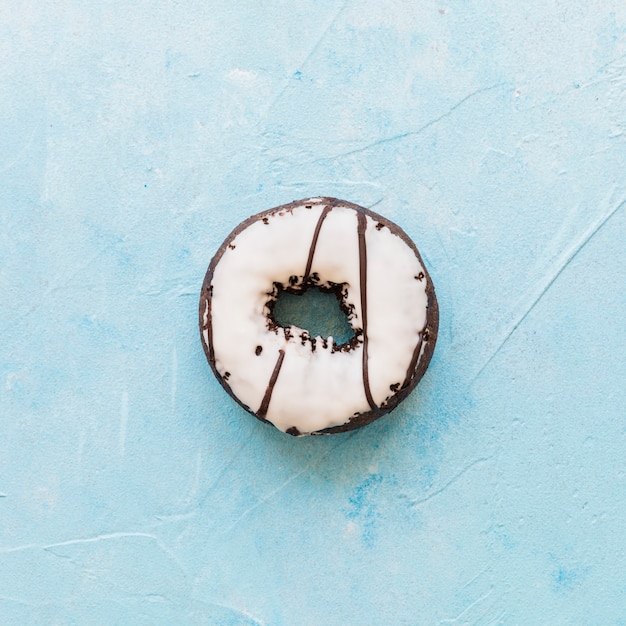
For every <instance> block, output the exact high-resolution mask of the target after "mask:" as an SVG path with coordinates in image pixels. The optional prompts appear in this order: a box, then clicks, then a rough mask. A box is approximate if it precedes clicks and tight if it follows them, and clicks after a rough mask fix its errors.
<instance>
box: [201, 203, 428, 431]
mask: <svg viewBox="0 0 626 626" xmlns="http://www.w3.org/2000/svg"><path fill="white" fill-rule="evenodd" d="M307 204H310V205H313V204H316V205H323V206H324V207H325V209H324V211H323V212H322V215H321V216H320V220H319V222H318V224H317V227H316V229H315V232H314V235H313V240H312V242H311V249H310V251H309V255H308V260H307V266H306V270H305V275H304V282H303V285H302V286H301V287H300V289H299V292H303V291H304V290H306V289H307V288H308V287H309V286H314V282H313V281H312V280H311V279H310V277H309V272H310V270H311V263H312V260H313V255H314V251H315V245H316V242H317V238H318V235H319V231H320V228H321V227H322V223H323V221H324V219H325V218H326V215H327V214H328V212H329V211H330V210H331V209H332V207H335V206H341V207H345V208H349V209H353V210H355V211H356V212H357V220H358V229H359V232H358V236H359V259H360V265H361V276H360V280H361V285H360V287H361V289H360V292H361V298H362V301H361V304H362V313H363V315H362V317H363V320H362V321H363V331H362V332H357V333H356V335H355V337H354V338H353V339H352V340H351V342H349V343H348V344H346V349H352V348H354V347H356V346H357V345H358V344H359V343H361V337H362V342H363V344H364V349H363V383H364V387H365V394H366V397H367V400H368V403H369V404H370V407H372V408H371V410H369V411H366V412H364V413H359V414H358V415H355V416H352V417H351V418H350V419H349V420H348V421H347V422H346V423H345V424H342V425H340V426H333V427H331V428H325V429H323V430H319V431H316V432H314V433H311V434H314V435H321V434H332V433H341V432H346V431H349V430H353V429H355V428H360V427H361V426H365V425H367V424H370V423H371V422H373V421H374V420H376V419H378V418H379V417H382V416H383V415H385V414H387V413H389V412H390V411H392V410H393V409H395V408H396V407H397V406H398V404H400V402H402V400H404V399H405V398H406V397H407V396H408V395H409V394H410V393H411V391H413V389H414V388H415V387H416V385H417V383H418V382H419V381H420V379H421V378H422V376H423V375H424V372H425V371H426V369H427V368H428V365H429V363H430V360H431V358H432V355H433V352H434V349H435V343H436V341H437V332H438V329H439V307H438V305H437V298H436V297H435V289H434V286H433V283H432V280H431V278H430V276H429V274H428V272H427V270H426V266H425V265H424V262H423V261H422V258H421V256H420V253H419V251H418V250H417V247H416V246H415V244H414V243H413V241H412V240H411V239H410V237H409V236H408V235H407V234H406V233H405V232H404V231H403V230H402V229H401V228H400V227H399V226H397V225H396V224H394V223H393V222H390V221H389V220H388V219H386V218H385V217H382V216H381V215H378V214H377V213H374V212H373V211H370V210H369V209H366V208H364V207H361V206H358V205H356V204H353V203H351V202H345V201H344V200H338V199H336V198H311V199H304V200H297V201H295V202H291V203H289V204H284V205H282V206H279V207H276V208H273V209H269V210H267V211H263V212H261V213H257V214H256V215H253V216H251V217H249V218H248V219H246V220H244V221H243V222H241V224H239V226H237V227H236V228H235V229H234V230H233V231H232V232H231V233H230V235H229V236H228V237H227V238H226V240H225V241H224V243H223V244H222V245H221V246H220V248H219V249H218V251H217V252H216V253H215V256H214V257H213V258H212V259H211V263H210V264H209V267H208V269H207V272H206V276H205V278H204V283H203V285H202V290H201V292H200V308H199V318H200V337H201V340H202V346H203V348H204V352H205V354H206V357H207V360H208V362H209V365H210V367H211V369H212V370H213V373H214V374H215V376H216V378H217V379H218V381H219V382H220V384H221V385H222V387H224V389H225V390H226V392H227V393H228V394H229V395H230V396H231V397H232V398H233V399H234V400H235V401H236V402H237V403H238V404H239V405H241V406H242V407H243V408H244V409H245V410H246V411H248V412H249V413H251V414H252V415H254V416H255V417H257V418H258V419H259V420H261V421H262V422H266V423H271V422H268V420H266V419H265V414H266V412H267V409H268V406H269V402H270V399H271V394H272V389H273V386H274V384H275V383H276V378H277V377H278V374H279V372H280V367H281V365H282V357H283V356H284V352H283V351H280V355H279V358H278V361H277V363H276V367H275V368H274V372H273V373H272V377H271V379H270V381H269V383H268V387H267V389H266V392H265V394H264V398H263V402H262V404H261V407H260V408H259V409H258V410H257V412H256V413H255V411H254V410H253V409H251V408H250V407H249V406H247V405H245V404H243V403H242V402H241V401H240V400H239V398H237V396H236V395H235V394H234V393H233V391H232V389H231V388H230V385H229V384H228V381H227V380H226V379H227V376H226V375H224V376H222V375H220V373H219V372H218V371H217V368H216V367H215V356H214V354H213V346H212V343H213V342H212V324H211V295H212V293H211V291H212V289H211V281H212V279H213V273H214V271H215V268H216V266H217V264H218V263H219V261H220V259H221V258H222V255H223V254H224V251H225V250H226V249H227V248H228V247H229V246H231V245H232V242H233V240H234V239H235V238H236V237H237V235H238V234H239V233H241V232H242V231H243V230H245V229H246V228H247V227H248V226H250V225H251V224H253V223H255V222H257V221H265V222H266V223H267V217H268V216H271V215H274V214H276V213H279V212H289V211H292V210H293V209H295V208H296V207H300V206H306V205H307ZM366 216H367V217H370V218H371V219H372V220H374V221H376V222H378V223H379V224H382V226H386V227H387V228H389V230H390V231H391V232H392V233H393V234H395V235H397V236H398V237H400V238H401V239H402V240H403V241H404V242H405V243H406V244H407V246H409V248H411V250H413V252H414V254H415V256H416V257H417V259H418V261H419V262H420V264H421V266H422V267H423V268H424V276H423V277H420V279H421V280H425V281H426V293H427V296H428V305H427V317H426V325H425V327H424V329H423V330H422V332H421V335H420V341H419V343H418V344H417V346H416V347H415V350H414V353H413V358H412V360H411V364H410V365H409V368H408V370H407V373H406V376H405V379H404V382H403V383H402V385H401V386H400V387H399V388H398V389H397V390H395V391H394V393H393V395H392V396H390V397H389V398H388V399H387V400H386V401H385V402H384V403H383V406H380V407H377V406H376V405H375V403H374V401H373V400H372V397H371V393H370V392H369V382H368V369H367V306H366V298H367V295H366V294H367V291H366V289H367V284H366V272H365V267H366V254H367V251H366V248H365V224H366V222H365V218H366ZM416 278H417V277H416ZM269 287H270V286H268V288H269ZM233 288H234V289H236V285H233ZM285 289H286V290H287V291H289V290H290V289H289V287H286V288H285ZM331 290H333V289H331ZM340 290H341V286H340V285H338V286H337V288H336V289H334V291H336V294H337V297H338V298H339V300H340V304H341V303H342V301H341V293H340ZM205 310H208V315H207V323H206V324H205V323H204V313H205ZM344 311H345V309H344ZM270 324H274V325H275V322H274V320H270ZM205 330H206V331H207V333H208V343H206V342H205V341H204V335H203V333H204V331H205ZM423 344H425V348H424V352H423V354H422V358H421V360H419V363H418V359H419V354H420V351H421V348H422V345H423ZM287 433H288V434H291V435H294V436H297V435H300V434H301V433H300V431H299V430H298V429H297V428H296V427H292V428H289V429H288V430H287Z"/></svg>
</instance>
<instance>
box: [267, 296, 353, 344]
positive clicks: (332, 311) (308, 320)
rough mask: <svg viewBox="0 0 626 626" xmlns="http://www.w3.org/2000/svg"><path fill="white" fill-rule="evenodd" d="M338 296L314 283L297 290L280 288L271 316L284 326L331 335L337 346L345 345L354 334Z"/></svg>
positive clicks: (314, 334)
mask: <svg viewBox="0 0 626 626" xmlns="http://www.w3.org/2000/svg"><path fill="white" fill-rule="evenodd" d="M339 297H340V296H338V295H337V294H336V293H335V292H334V291H323V290H322V289H319V288H318V287H314V286H312V287H309V288H307V289H305V290H303V291H297V292H289V291H284V290H281V291H279V293H278V296H277V298H276V300H275V301H274V302H273V303H272V306H271V313H270V317H271V319H272V321H273V322H275V323H276V324H278V325H279V326H282V327H283V328H289V327H290V326H296V327H298V328H301V329H302V330H306V332H307V333H308V334H309V336H310V337H321V338H322V339H324V340H325V339H328V338H329V337H332V338H333V341H334V343H335V345H346V344H349V343H350V342H352V341H353V339H354V337H355V333H354V330H353V329H352V326H351V325H350V322H349V321H348V316H347V315H346V313H345V312H344V311H343V310H342V308H341V306H340V303H339Z"/></svg>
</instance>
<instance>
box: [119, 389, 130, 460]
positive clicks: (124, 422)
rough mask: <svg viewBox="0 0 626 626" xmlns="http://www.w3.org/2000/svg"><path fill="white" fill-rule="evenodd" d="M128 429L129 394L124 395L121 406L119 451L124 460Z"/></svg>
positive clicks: (125, 392)
mask: <svg viewBox="0 0 626 626" xmlns="http://www.w3.org/2000/svg"><path fill="white" fill-rule="evenodd" d="M127 427H128V392H127V391H124V392H123V393H122V401H121V406H120V434H119V450H120V456H121V457H122V459H123V458H124V456H125V454H126V430H127Z"/></svg>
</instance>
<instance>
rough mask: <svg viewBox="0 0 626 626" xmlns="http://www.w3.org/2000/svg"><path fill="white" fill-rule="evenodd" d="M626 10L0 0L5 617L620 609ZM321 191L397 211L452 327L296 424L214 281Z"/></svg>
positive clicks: (254, 619)
mask: <svg viewBox="0 0 626 626" xmlns="http://www.w3.org/2000/svg"><path fill="white" fill-rule="evenodd" d="M625 7H626V5H625V4H624V3H623V2H621V1H617V0H614V1H611V0H596V1H588V0H574V1H572V2H548V3H546V2H540V1H539V0H532V1H530V2H525V3H518V2H516V1H515V0H493V1H487V0H467V1H460V0H451V1H450V2H446V3H439V2H431V1H428V0H425V1H423V2H409V1H408V0H406V1H403V0H389V1H385V2H380V1H379V0H364V1H361V2H357V1H355V0H348V1H347V2H345V3H343V4H342V3H339V2H331V1H330V0H323V1H315V2H314V1H312V0H309V1H306V0H302V1H298V2H293V1H287V0H284V1H278V0H276V1H274V0H272V1H267V2H253V1H238V2H226V3H222V2H215V1H211V2H201V1H199V0H195V1H193V0H180V1H174V0H171V1H164V2H152V1H149V0H138V1H136V2H131V1H130V0H120V1H113V0H111V1H103V0H93V1H90V2H84V1H79V0H59V1H57V2H46V1H42V0H36V1H35V0H19V1H18V0H4V1H3V2H2V5H1V7H0V241H1V243H0V298H1V313H0V329H1V330H2V348H1V353H0V354H1V358H0V394H1V396H0V397H1V403H0V411H1V415H0V622H1V623H3V624H59V625H65V624H68V625H69V624H133V625H134V624H210V625H246V626H249V625H253V624H256V625H266V626H275V625H276V626H280V625H297V626H309V625H310V626H320V625H321V626H326V625H346V624H356V625H359V626H360V625H385V626H394V625H414V624H456V625H460V624H483V625H484V624H593V625H598V624H616V625H617V624H622V625H623V624H626V575H625V574H624V572H625V570H626V554H625V550H626V539H625V535H626V530H625V528H626V522H625V518H626V480H625V475H626V454H625V450H626V420H625V415H624V413H625V409H624V407H625V406H626V386H625V384H624V381H625V380H626V366H625V361H624V354H625V353H626V333H625V332H624V311H625V308H626V295H625V293H626V290H625V288H624V287H625V283H626V278H625V272H624V265H625V264H626V246H625V241H626V210H625V206H626V134H625V130H626V8H625ZM314 195H329V196H336V197H340V198H344V199H346V200H349V201H352V202H356V203H358V204H361V205H364V206H367V207H374V210H375V211H377V212H380V213H382V214H384V215H386V216H387V217H388V218H390V219H392V220H393V221H395V222H397V223H398V224H399V225H400V226H401V227H402V228H404V229H405V230H406V231H407V232H408V234H409V235H410V236H411V237H412V238H413V239H414V240H415V241H416V243H417V245H418V247H419V248H420V251H421V252H422V254H423V257H424V259H425V261H426V263H427V266H428V268H429V270H430V272H431V275H432V277H433V280H434V282H435V285H436V288H437V294H438V298H439V303H440V308H441V328H440V335H439V341H438V344H437V350H436V352H435V356H434V359H433V362H432V364H431V367H430V369H429V370H428V373H427V375H426V377H425V378H424V380H423V381H422V383H421V384H420V385H419V387H418V388H417V390H416V392H415V393H413V394H412V395H411V396H410V398H409V399H408V400H407V401H406V402H405V403H404V404H403V405H402V406H401V407H400V408H399V409H398V410H396V411H395V412H394V413H393V414H392V415H390V416H389V417H387V418H386V419H383V420H381V421H379V422H378V423H376V424H373V425H371V426H369V427H367V428H365V429H362V430H360V431H355V432H353V433H349V434H344V435H336V436H332V437H327V438H313V439H312V438H308V439H306V438H305V439H293V438H290V437H287V436H285V435H283V434H281V433H279V432H277V431H274V430H273V429H270V428H268V427H266V426H265V425H263V424H261V423H259V422H257V421H256V420H254V419H253V418H252V417H250V416H249V415H248V414H246V413H245V412H244V411H243V410H242V409H240V408H239V407H238V406H237V405H236V404H235V403H234V402H233V401H232V400H231V399H230V398H229V397H228V396H226V394H225V393H224V392H223V390H222V389H221V387H220V386H219V384H218V383H217V382H216V380H215V379H214V378H213V376H212V374H211V372H210V370H209V367H208V365H207V363H206V360H205V357H204V354H203V352H202V348H201V344H200V339H199V333H198V329H197V304H198V296H199V290H200V285H201V282H202V279H203V276H204V272H205V270H206V267H207V265H208V263H209V260H210V258H211V256H212V255H213V253H214V252H215V250H216V249H217V247H218V246H219V244H220V243H221V242H222V240H223V239H224V237H225V236H226V235H227V234H228V233H229V232H230V231H231V229H232V228H233V227H234V226H236V225H237V224H238V223H239V222H240V221H241V220H242V219H244V218H246V217H247V216H248V215H250V214H252V213H256V212H258V211H261V210H265V209H268V208H271V207H273V206H276V205H278V204H282V203H285V202H288V201H291V200H293V199H298V198H304V197H307V196H314Z"/></svg>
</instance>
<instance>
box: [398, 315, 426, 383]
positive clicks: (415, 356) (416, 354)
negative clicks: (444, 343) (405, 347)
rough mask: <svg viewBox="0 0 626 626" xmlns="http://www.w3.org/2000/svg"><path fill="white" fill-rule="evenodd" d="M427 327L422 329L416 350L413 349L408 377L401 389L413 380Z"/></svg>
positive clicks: (407, 372)
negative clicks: (423, 334)
mask: <svg viewBox="0 0 626 626" xmlns="http://www.w3.org/2000/svg"><path fill="white" fill-rule="evenodd" d="M425 329H426V328H425V327H424V329H423V330H421V331H420V338H419V339H418V341H417V345H416V346H415V350H413V356H412V357H411V363H410V365H409V369H407V371H406V378H405V379H404V382H403V383H402V387H401V389H404V388H405V387H407V386H408V384H409V383H410V382H411V379H412V378H413V376H414V374H415V367H416V365H417V361H418V359H419V356H420V352H421V351H422V333H423V332H424V330H425Z"/></svg>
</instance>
